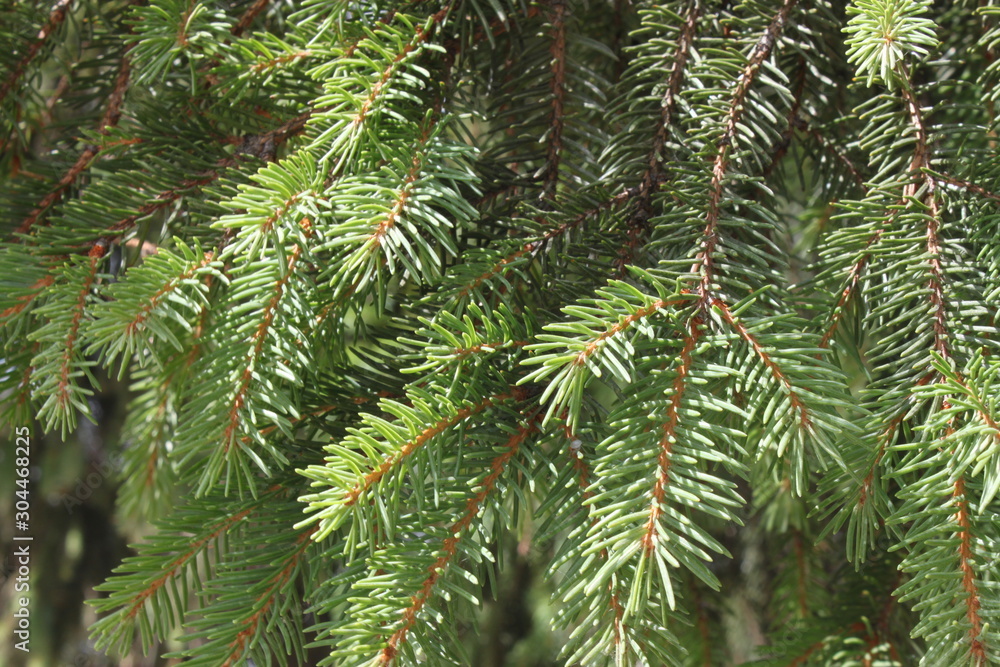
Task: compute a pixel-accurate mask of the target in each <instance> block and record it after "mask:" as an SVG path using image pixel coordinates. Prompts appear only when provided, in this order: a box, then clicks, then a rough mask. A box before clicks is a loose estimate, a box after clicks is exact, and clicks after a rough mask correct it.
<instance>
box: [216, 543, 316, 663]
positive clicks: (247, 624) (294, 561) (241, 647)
mask: <svg viewBox="0 0 1000 667" xmlns="http://www.w3.org/2000/svg"><path fill="white" fill-rule="evenodd" d="M316 530H317V527H316V526H313V527H312V528H309V529H308V530H306V531H304V532H302V533H300V534H299V536H298V537H297V538H296V539H295V544H296V548H295V551H293V552H292V554H291V555H290V556H289V557H288V558H287V559H286V560H285V565H284V567H282V568H281V569H280V570H278V571H277V572H275V573H274V574H272V575H271V577H270V578H269V579H268V580H267V588H265V589H264V591H263V593H262V594H261V595H260V597H259V598H257V602H258V603H259V602H260V600H265V598H266V600H265V602H264V604H263V605H261V607H260V609H257V610H255V611H254V612H253V613H252V614H250V616H249V617H248V618H246V619H244V620H243V621H241V622H240V625H241V626H242V629H241V630H240V631H239V632H238V633H237V634H236V639H234V640H233V641H232V642H231V643H230V644H229V656H228V657H227V658H226V660H225V662H223V663H222V667H231V666H232V665H235V664H237V663H238V662H240V658H242V657H243V654H244V653H245V652H246V649H247V644H248V643H249V642H250V641H251V640H253V639H254V638H255V637H256V636H257V635H258V633H259V630H258V627H259V626H260V623H261V621H262V620H263V619H264V617H265V615H266V614H267V612H268V611H269V610H270V609H271V607H272V606H274V602H275V600H277V598H278V594H279V593H280V592H281V589H282V588H284V586H285V584H286V583H288V580H289V579H290V578H291V576H292V573H294V572H295V568H296V567H297V566H298V564H299V561H300V560H302V556H303V554H305V552H306V550H307V549H308V548H309V546H310V545H311V544H312V541H311V540H310V539H309V538H310V537H311V536H312V534H313V533H315V532H316Z"/></svg>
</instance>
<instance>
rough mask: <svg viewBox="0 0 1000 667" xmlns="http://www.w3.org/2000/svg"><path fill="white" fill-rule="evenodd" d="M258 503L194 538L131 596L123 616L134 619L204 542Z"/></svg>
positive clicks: (216, 535)
mask: <svg viewBox="0 0 1000 667" xmlns="http://www.w3.org/2000/svg"><path fill="white" fill-rule="evenodd" d="M260 502H261V503H262V502H263V498H262V499H261V500H260ZM259 504H260V503H258V505H256V506H254V507H251V508H247V509H244V510H242V511H240V512H237V513H236V514H233V515H232V516H228V517H226V518H225V519H223V520H222V521H220V522H219V523H217V524H215V525H214V526H212V528H210V529H209V530H208V532H207V533H206V534H205V535H204V536H203V537H201V538H199V539H197V540H195V541H194V542H193V543H192V544H191V546H190V547H189V548H188V550H187V551H185V552H184V553H182V554H180V555H179V556H177V557H176V558H174V559H173V560H172V561H170V563H169V564H167V566H166V567H165V568H164V569H163V572H162V573H161V574H160V576H159V577H157V578H156V579H154V580H153V581H151V582H150V583H149V584H148V585H147V586H146V588H144V589H143V590H142V592H140V593H139V594H138V595H136V596H135V597H134V598H132V603H131V604H130V605H129V607H128V611H126V612H125V617H126V618H128V619H130V620H131V619H134V618H135V616H136V614H138V613H139V610H140V609H142V606H143V605H144V604H145V603H146V600H148V599H149V598H150V597H152V596H153V595H155V594H156V592H157V591H158V590H160V589H161V588H163V587H164V586H165V585H166V584H167V582H169V581H170V579H171V577H173V576H175V575H176V574H177V572H178V571H179V570H180V569H181V568H182V567H184V565H185V564H186V563H187V562H188V561H190V560H191V559H192V558H194V557H195V556H196V555H198V553H199V552H200V551H201V549H202V547H204V546H205V545H206V544H208V543H209V542H211V541H212V540H214V539H215V538H217V537H219V536H220V535H222V534H223V533H225V532H226V531H228V530H229V529H230V528H232V527H233V526H234V525H236V524H237V523H238V522H239V521H241V520H243V519H244V518H246V517H247V516H249V515H250V513H251V512H253V511H254V510H255V509H257V506H259Z"/></svg>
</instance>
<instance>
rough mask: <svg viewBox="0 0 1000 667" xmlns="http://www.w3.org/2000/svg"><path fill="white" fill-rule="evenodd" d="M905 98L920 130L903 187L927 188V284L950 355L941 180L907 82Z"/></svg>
mask: <svg viewBox="0 0 1000 667" xmlns="http://www.w3.org/2000/svg"><path fill="white" fill-rule="evenodd" d="M902 95H903V100H904V102H905V103H906V110H907V113H908V114H909V116H910V124H911V125H912V126H913V130H914V132H915V134H916V146H915V148H914V150H913V159H912V160H911V161H910V177H911V179H913V180H912V181H911V182H910V183H908V184H907V185H906V187H904V188H903V197H904V198H907V199H909V198H913V197H916V196H917V193H918V192H919V191H920V189H921V185H922V186H923V188H924V193H923V204H924V205H925V206H926V207H927V209H928V215H927V231H926V237H927V255H928V260H927V261H928V264H929V269H930V278H929V279H928V281H927V286H928V288H929V289H930V293H931V305H932V306H933V308H934V325H933V326H934V349H935V350H936V351H937V352H938V354H940V355H941V356H943V357H945V358H948V357H949V356H950V354H949V351H948V327H947V309H946V304H945V298H944V270H943V268H942V266H941V238H940V227H941V211H940V208H939V206H938V201H937V194H936V189H937V183H936V182H935V180H934V177H933V176H931V174H930V173H928V171H927V170H929V169H930V166H931V162H930V148H929V146H928V138H927V127H926V126H925V124H924V117H923V113H922V112H921V110H920V104H919V103H918V102H917V99H916V98H915V97H914V96H913V91H912V90H910V88H909V87H908V86H906V85H904V86H903V87H902Z"/></svg>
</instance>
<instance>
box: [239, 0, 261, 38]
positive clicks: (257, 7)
mask: <svg viewBox="0 0 1000 667" xmlns="http://www.w3.org/2000/svg"><path fill="white" fill-rule="evenodd" d="M269 4H271V0H257V1H256V2H254V3H253V4H252V5H250V7H249V8H248V9H247V10H246V11H245V12H243V16H241V17H240V20H239V21H237V22H236V25H234V26H233V27H232V28H230V29H229V32H230V33H231V34H232V35H233V37H239V36H240V35H242V34H243V33H244V32H246V30H247V28H249V27H250V26H251V25H252V24H253V22H254V20H255V19H256V18H257V16H258V15H259V14H260V13H261V12H262V11H264V10H265V9H266V8H267V6H268V5H269Z"/></svg>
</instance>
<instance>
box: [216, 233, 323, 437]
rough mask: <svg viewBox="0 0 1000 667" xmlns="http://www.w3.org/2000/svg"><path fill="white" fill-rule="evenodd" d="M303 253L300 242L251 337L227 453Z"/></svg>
mask: <svg viewBox="0 0 1000 667" xmlns="http://www.w3.org/2000/svg"><path fill="white" fill-rule="evenodd" d="M311 224H312V223H311V221H310V220H309V219H308V218H303V220H302V221H301V223H300V225H301V226H302V228H303V229H304V230H305V231H306V235H307V236H308V235H309V231H310V226H311ZM301 253H302V246H301V245H298V244H296V246H295V248H294V249H293V250H292V254H291V256H290V257H289V258H288V270H287V272H286V273H285V275H283V276H281V277H280V278H278V280H277V282H275V285H274V294H272V295H271V300H270V301H268V304H267V306H266V307H265V308H264V312H263V314H262V316H261V319H260V322H259V323H258V324H257V330H256V331H255V332H254V334H253V337H252V338H251V340H252V341H253V347H252V348H251V350H250V353H249V354H248V355H247V358H246V362H247V363H246V367H245V368H244V370H243V374H242V376H241V378H240V385H239V387H238V388H237V390H236V394H235V395H234V397H233V401H232V404H231V405H230V407H229V418H228V420H227V421H228V424H227V425H226V430H225V432H224V433H223V434H222V443H223V447H224V451H225V452H226V453H228V452H229V450H230V448H231V447H232V446H233V445H235V444H236V435H237V433H238V431H239V430H240V423H241V421H242V420H241V416H240V410H241V409H242V408H243V406H244V405H245V404H246V402H247V394H248V393H249V390H250V383H251V381H252V380H253V375H254V369H255V368H256V367H257V365H258V364H259V360H260V357H261V354H262V353H263V351H264V344H265V342H266V341H267V336H268V333H269V332H270V330H271V326H272V325H273V324H274V319H275V317H277V315H278V306H279V305H280V304H281V299H282V297H283V296H284V294H285V289H286V288H287V286H288V282H289V281H290V280H291V279H292V277H293V276H294V275H295V265H296V264H297V263H298V261H299V256H300V255H301Z"/></svg>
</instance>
